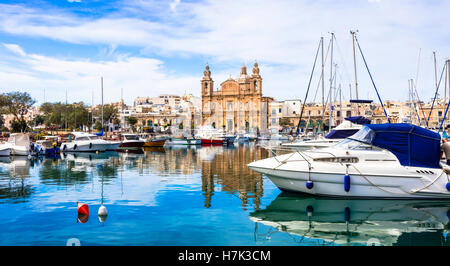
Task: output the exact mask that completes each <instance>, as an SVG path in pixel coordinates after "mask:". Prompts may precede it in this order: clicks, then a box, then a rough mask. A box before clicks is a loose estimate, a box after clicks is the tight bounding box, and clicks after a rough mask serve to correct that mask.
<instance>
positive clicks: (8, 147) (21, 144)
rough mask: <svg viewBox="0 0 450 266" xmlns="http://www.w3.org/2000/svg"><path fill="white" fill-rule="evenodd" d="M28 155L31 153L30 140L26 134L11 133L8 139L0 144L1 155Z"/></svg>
mask: <svg viewBox="0 0 450 266" xmlns="http://www.w3.org/2000/svg"><path fill="white" fill-rule="evenodd" d="M8 153H9V154H10V155H11V156H28V155H30V154H31V142H30V138H29V136H28V135H27V134H24V133H13V134H11V135H10V136H9V138H8V141H7V142H5V143H3V144H0V154H1V155H2V156H8V155H9V154H8Z"/></svg>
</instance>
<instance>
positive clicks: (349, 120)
mask: <svg viewBox="0 0 450 266" xmlns="http://www.w3.org/2000/svg"><path fill="white" fill-rule="evenodd" d="M364 124H370V120H368V119H366V118H364V117H362V116H358V117H346V118H345V121H344V122H342V123H341V124H340V125H338V126H337V127H335V128H334V129H332V130H331V131H330V133H328V134H327V135H326V136H325V137H319V138H316V139H311V140H300V141H295V142H292V143H283V144H281V146H283V147H288V148H299V149H302V150H307V149H315V148H325V147H330V146H332V145H334V144H336V143H338V142H340V141H342V140H344V139H345V138H346V137H349V136H351V135H353V134H355V133H356V132H357V131H358V130H360V129H361V128H362V127H363V125H364Z"/></svg>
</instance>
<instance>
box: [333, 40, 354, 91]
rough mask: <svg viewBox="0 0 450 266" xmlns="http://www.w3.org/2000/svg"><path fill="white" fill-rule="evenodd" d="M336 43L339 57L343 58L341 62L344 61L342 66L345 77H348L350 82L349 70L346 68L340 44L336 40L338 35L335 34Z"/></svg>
mask: <svg viewBox="0 0 450 266" xmlns="http://www.w3.org/2000/svg"><path fill="white" fill-rule="evenodd" d="M334 41H335V45H336V48H337V50H338V53H339V56H340V57H341V60H342V65H343V67H344V75H345V76H346V80H347V81H348V80H351V79H350V78H349V74H348V69H347V66H346V64H345V60H344V56H343V55H342V52H341V49H340V47H339V44H338V41H337V39H336V34H334ZM342 83H344V82H342Z"/></svg>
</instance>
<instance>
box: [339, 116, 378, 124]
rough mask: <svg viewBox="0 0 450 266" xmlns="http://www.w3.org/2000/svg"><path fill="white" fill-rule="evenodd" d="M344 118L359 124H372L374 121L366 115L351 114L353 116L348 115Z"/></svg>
mask: <svg viewBox="0 0 450 266" xmlns="http://www.w3.org/2000/svg"><path fill="white" fill-rule="evenodd" d="M344 119H345V120H348V121H350V122H352V123H355V124H358V125H365V124H370V123H371V122H372V121H370V120H369V119H367V118H365V117H364V116H351V117H346V118H344Z"/></svg>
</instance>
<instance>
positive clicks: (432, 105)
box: [427, 64, 445, 128]
mask: <svg viewBox="0 0 450 266" xmlns="http://www.w3.org/2000/svg"><path fill="white" fill-rule="evenodd" d="M444 70H445V64H444V67H443V68H442V73H441V78H440V79H439V84H438V85H437V87H436V92H435V93H434V98H433V103H432V104H431V109H430V113H429V114H428V119H427V128H428V122H429V121H430V117H431V112H433V107H434V102H435V101H436V96H437V94H438V91H439V87H440V86H441V81H442V76H443V74H444Z"/></svg>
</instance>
